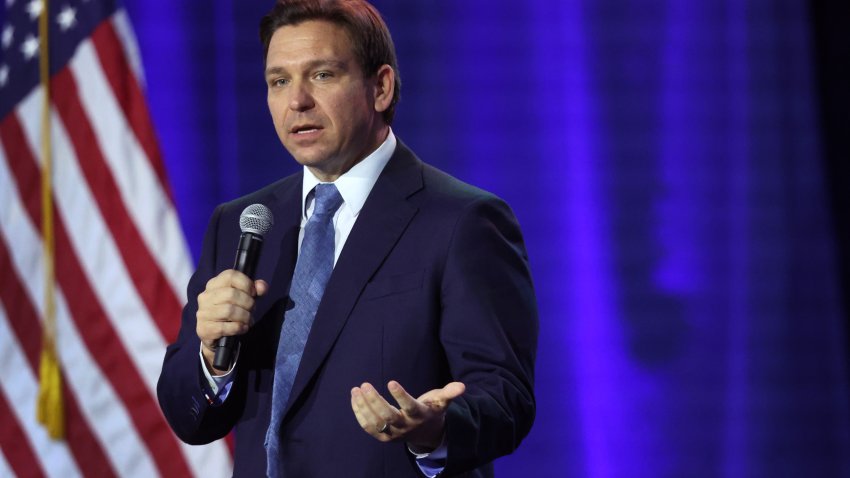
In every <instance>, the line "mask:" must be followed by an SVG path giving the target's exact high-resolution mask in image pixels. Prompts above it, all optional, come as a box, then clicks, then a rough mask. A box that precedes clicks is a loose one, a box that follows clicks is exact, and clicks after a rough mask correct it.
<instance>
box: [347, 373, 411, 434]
mask: <svg viewBox="0 0 850 478" xmlns="http://www.w3.org/2000/svg"><path fill="white" fill-rule="evenodd" d="M351 409H352V410H353V411H354V416H355V417H356V418H357V422H358V423H359V424H360V427H361V428H362V429H363V431H365V432H366V433H368V434H370V435H372V436H373V437H375V438H376V439H378V440H380V441H382V442H387V441H392V440H394V439H395V438H397V437H398V436H400V433H401V434H403V432H404V431H405V430H406V428H407V427H406V423H405V418H404V416H403V415H402V413H401V412H400V411H399V410H398V409H397V408H395V407H394V406H392V405H390V404H389V403H387V401H386V400H385V399H384V397H382V396H381V395H380V394H379V393H378V391H377V390H375V387H373V386H372V385H371V384H369V383H364V384H362V385H361V386H360V387H354V388H352V389H351Z"/></svg>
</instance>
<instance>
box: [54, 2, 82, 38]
mask: <svg viewBox="0 0 850 478" xmlns="http://www.w3.org/2000/svg"><path fill="white" fill-rule="evenodd" d="M56 23H58V24H59V28H61V29H62V31H63V32H64V31H67V30H68V29H69V28H71V27H73V26H74V25H76V24H77V11H76V10H74V9H73V8H71V7H69V6H68V5H65V7H64V8H62V11H61V12H59V15H57V16H56Z"/></svg>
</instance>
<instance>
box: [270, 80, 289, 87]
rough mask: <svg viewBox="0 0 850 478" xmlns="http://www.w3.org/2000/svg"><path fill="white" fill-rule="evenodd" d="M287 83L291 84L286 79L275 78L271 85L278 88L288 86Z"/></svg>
mask: <svg viewBox="0 0 850 478" xmlns="http://www.w3.org/2000/svg"><path fill="white" fill-rule="evenodd" d="M287 83H289V81H288V80H286V79H285V78H275V79H273V80H272V81H271V85H272V86H277V87H280V86H286V85H287Z"/></svg>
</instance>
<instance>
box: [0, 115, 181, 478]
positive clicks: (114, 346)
mask: <svg viewBox="0 0 850 478" xmlns="http://www.w3.org/2000/svg"><path fill="white" fill-rule="evenodd" d="M10 116H11V115H10ZM7 121H8V118H7ZM3 125H4V126H5V125H6V122H5V121H4V123H3ZM21 140H23V137H22V138H21ZM4 143H5V140H4ZM9 166H10V168H11V170H12V174H13V175H14V176H15V178H16V182H17V183H25V182H26V181H30V180H31V179H32V176H38V174H39V171H38V168H37V163H36V160H35V157H34V156H33V155H32V153H31V152H29V151H27V152H26V155H22V156H19V157H16V159H15V161H12V162H11V163H10V165H9ZM24 203H25V204H26V205H27V209H28V213H29V215H30V217H31V218H34V217H35V214H34V213H35V211H33V210H31V209H29V207H30V206H31V205H32V204H33V203H34V202H33V201H28V200H25V201H24ZM54 203H55V198H54ZM36 204H37V202H36ZM54 207H56V208H57V209H56V210H57V211H58V210H59V209H58V205H54ZM34 222H35V221H34ZM54 229H55V235H56V238H55V239H56V278H57V280H58V282H59V285H60V287H61V288H62V291H63V292H64V294H65V299H66V300H67V302H68V307H69V309H70V312H71V317H72V318H73V320H74V322H75V323H76V324H77V328H78V329H79V331H80V335H81V337H82V338H83V341H84V342H85V345H86V348H88V349H89V350H90V351H92V358H94V359H95V361H96V362H97V364H98V366H99V367H100V368H101V370H102V371H103V374H104V375H105V376H106V378H107V379H108V380H109V381H110V383H112V385H113V388H114V390H115V393H116V394H117V395H118V396H119V397H120V398H121V401H122V402H123V403H124V405H125V408H126V409H127V413H128V414H129V416H130V419H131V420H132V421H133V424H134V426H135V428H136V430H138V433H139V435H140V436H141V437H142V440H144V442H145V443H146V444H147V446H148V449H149V450H150V452H151V457H152V458H153V460H154V462H155V463H156V465H157V468H158V469H159V470H160V471H161V473H162V474H163V475H165V476H190V472H189V468H188V465H187V463H186V460H185V458H184V457H183V455H182V454H181V452H180V447H179V446H178V443H177V440H176V438H175V437H174V435H173V434H172V433H171V431H170V429H169V428H168V425H167V424H166V423H165V419H164V418H163V417H162V414H161V413H160V411H159V408H158V405H157V403H156V400H154V398H153V396H152V395H151V393H149V392H148V390H147V389H146V388H145V387H144V382H143V381H142V377H141V376H140V375H139V372H138V370H136V368H135V366H134V365H133V362H132V361H131V360H130V358H129V355H128V351H127V350H125V349H124V348H123V346H122V343H121V340H120V339H119V337H118V335H117V334H116V333H115V331H114V330H113V329H112V326H111V324H110V323H109V320H108V319H107V317H106V313H105V312H104V311H103V309H102V308H101V305H100V302H99V300H98V298H97V295H96V294H95V293H94V291H93V290H92V289H91V285H90V284H89V281H88V279H87V278H86V275H85V272H84V271H83V269H82V266H81V265H80V263H79V261H78V258H77V256H76V254H75V251H74V248H73V246H72V244H71V241H70V238H69V237H68V233H67V229H66V228H65V223H64V221H63V219H62V216H61V215H57V216H56V218H55V224H54Z"/></svg>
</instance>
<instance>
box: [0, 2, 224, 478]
mask: <svg viewBox="0 0 850 478" xmlns="http://www.w3.org/2000/svg"><path fill="white" fill-rule="evenodd" d="M5 3H6V5H5V8H6V11H5V17H4V18H5V21H4V23H3V24H2V37H0V39H2V47H0V351H2V353H0V370H2V371H3V372H2V373H3V378H2V380H0V476H15V475H18V476H45V475H46V476H63V477H65V476H145V477H148V476H193V475H194V476H200V475H203V476H204V477H209V476H222V475H229V474H230V470H231V466H232V465H231V459H230V455H229V453H228V450H227V446H226V445H225V444H224V443H223V442H216V443H213V444H210V445H207V446H203V447H192V446H188V445H186V444H183V443H181V442H180V441H179V440H178V439H177V438H176V437H175V436H174V435H173V434H172V432H171V430H170V429H169V427H168V425H167V424H166V422H165V419H164V418H163V417H162V414H161V413H160V410H159V407H158V406H157V401H156V381H157V378H158V376H159V372H160V368H161V363H162V357H163V354H164V351H165V346H166V344H167V343H168V342H170V341H172V340H174V338H175V336H176V334H177V329H178V327H179V317H180V311H181V308H182V304H183V303H184V301H185V292H184V286H185V284H186V283H187V282H188V278H189V275H190V274H191V260H190V257H189V253H188V250H187V248H186V241H185V239H184V236H183V232H182V230H181V228H180V224H179V221H178V217H177V213H176V210H175V207H174V201H173V199H172V194H171V191H170V189H169V186H168V182H167V180H166V174H165V168H164V165H163V161H162V158H161V155H160V152H159V147H158V145H157V141H156V138H155V135H154V130H153V127H152V124H151V120H150V115H149V113H148V109H147V105H146V103H145V97H144V79H143V74H142V69H141V62H140V60H139V55H138V51H137V47H136V43H135V37H134V34H133V32H132V28H131V26H130V22H129V21H128V18H127V15H126V13H125V11H124V9H123V8H122V7H121V6H120V5H119V4H117V3H116V2H110V1H98V0H63V1H60V2H45V1H43V0H5ZM45 9H46V10H45ZM42 14H46V16H47V21H48V23H49V31H48V32H49V34H48V35H47V48H48V52H49V54H48V57H49V70H50V79H49V83H48V84H49V94H47V95H46V94H45V88H44V85H43V84H42V82H41V80H40V77H39V62H40V56H41V54H42V53H41V52H42V48H43V47H44V44H43V42H44V39H43V38H41V37H40V35H39V28H38V25H39V17H40V15H42ZM46 99H47V101H49V107H50V110H49V111H50V115H49V130H50V131H49V134H50V136H49V138H50V141H49V142H47V144H50V145H52V146H51V149H50V150H51V151H52V154H51V157H52V161H51V164H52V166H51V167H50V168H48V169H47V170H48V171H51V172H52V175H51V177H52V189H51V193H52V207H53V211H54V219H53V231H52V234H51V233H49V232H48V233H45V231H44V228H43V227H42V199H41V198H42V195H41V194H42V191H41V175H42V169H43V167H44V165H45V157H46V155H45V151H44V149H43V141H42V117H41V116H42V109H43V107H44V102H45V100H46ZM45 237H49V238H52V242H53V244H54V248H55V255H54V261H53V263H54V265H55V291H56V293H55V296H54V303H55V327H56V341H55V343H56V350H57V352H58V356H59V363H60V366H61V375H62V382H63V385H62V392H63V393H62V399H63V402H64V409H65V420H66V421H65V429H66V436H65V438H64V439H62V440H52V439H51V438H49V437H48V434H47V431H46V430H45V429H44V428H43V427H42V426H41V424H40V423H39V422H38V421H37V420H36V411H35V410H36V397H37V395H38V390H39V355H40V353H41V348H42V337H43V335H44V330H45V327H46V325H45V324H46V322H45V317H46V315H47V312H46V311H47V307H46V303H47V301H46V300H45V290H46V284H45V282H46V281H47V280H49V277H50V275H49V274H48V273H46V272H45V257H48V256H46V255H45V252H44V251H45V248H44V238H45ZM48 290H49V289H48Z"/></svg>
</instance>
